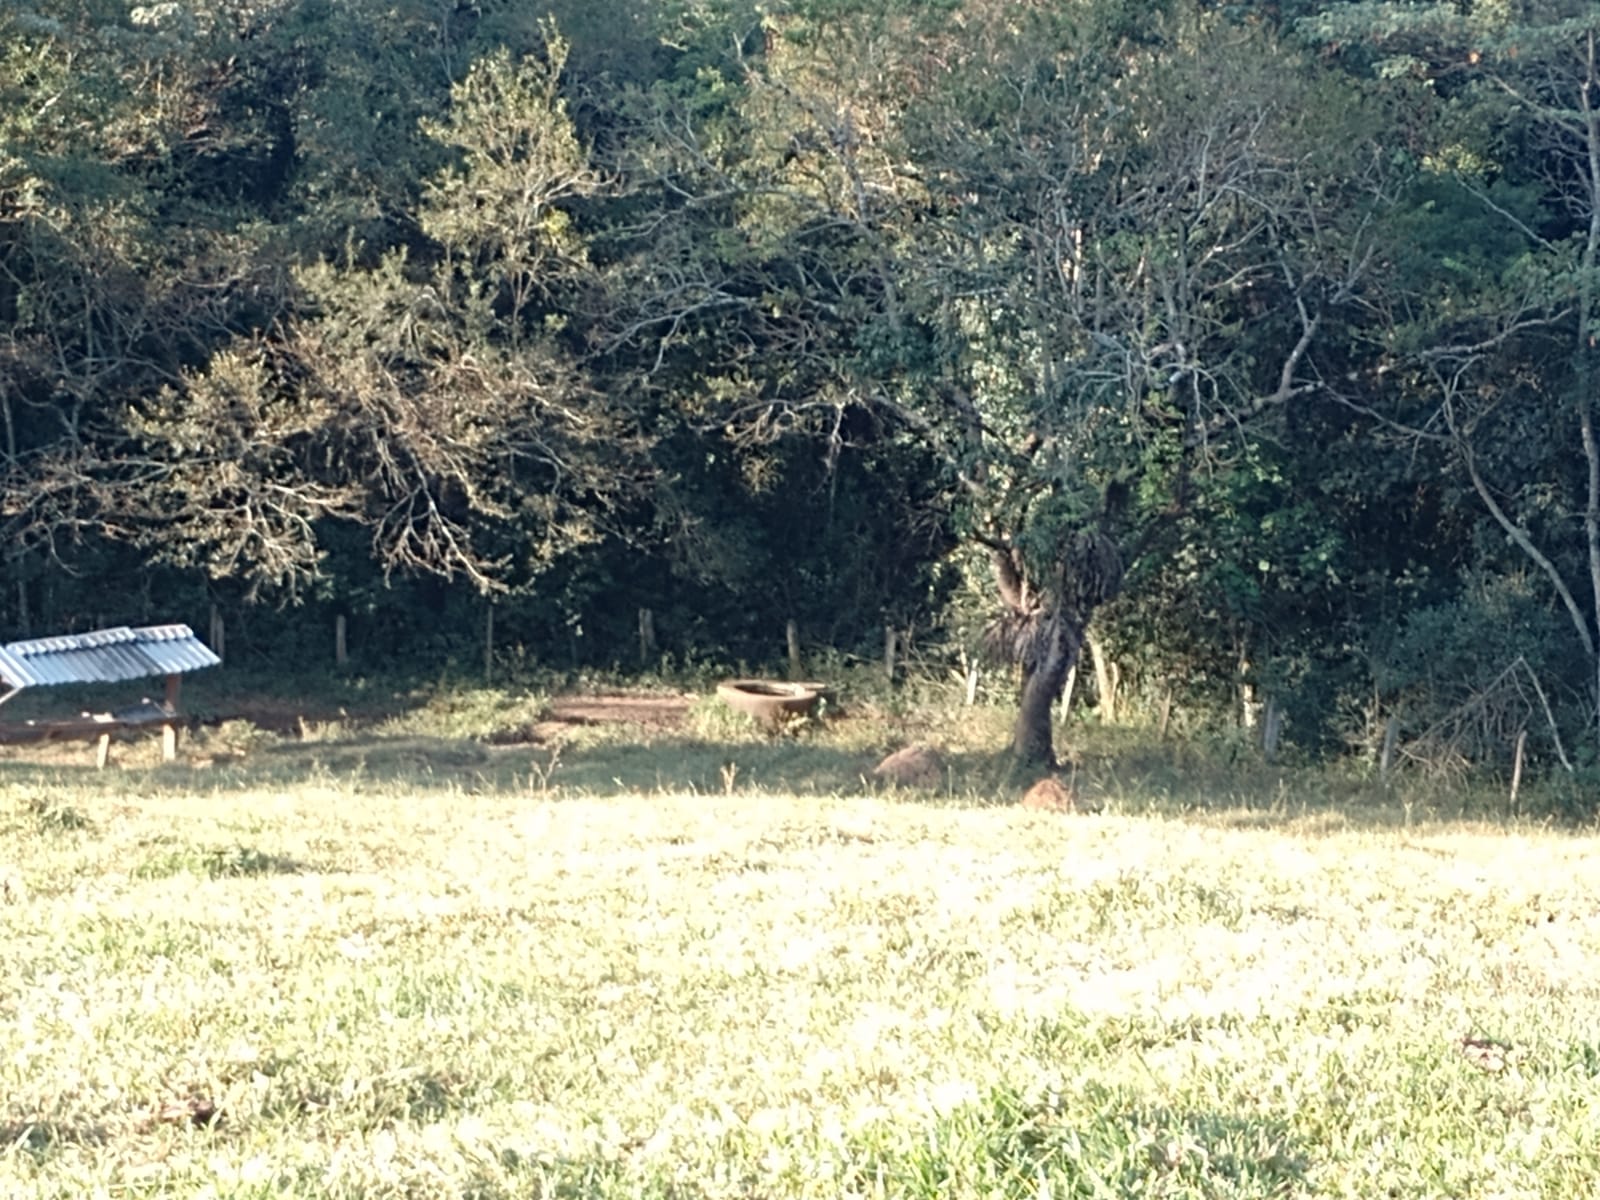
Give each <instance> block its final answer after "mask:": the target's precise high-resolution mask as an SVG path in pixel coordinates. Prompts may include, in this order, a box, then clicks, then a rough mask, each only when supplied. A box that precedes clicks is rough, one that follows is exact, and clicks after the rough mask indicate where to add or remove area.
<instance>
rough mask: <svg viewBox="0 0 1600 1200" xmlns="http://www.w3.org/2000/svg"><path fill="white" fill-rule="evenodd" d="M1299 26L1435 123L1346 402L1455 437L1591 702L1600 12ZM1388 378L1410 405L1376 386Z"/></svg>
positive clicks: (1383, 7) (1455, 12)
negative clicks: (1562, 634)
mask: <svg viewBox="0 0 1600 1200" xmlns="http://www.w3.org/2000/svg"><path fill="white" fill-rule="evenodd" d="M1302 28H1303V29H1304V30H1305V31H1306V32H1307V33H1308V35H1310V36H1312V37H1315V38H1317V39H1319V40H1321V41H1322V42H1323V43H1324V45H1326V46H1328V47H1330V49H1331V50H1332V51H1333V52H1334V53H1336V54H1338V55H1339V56H1340V57H1345V55H1344V54H1343V50H1344V48H1345V47H1346V46H1360V47H1361V50H1360V52H1359V55H1357V56H1355V59H1354V61H1352V62H1351V63H1350V66H1351V67H1352V69H1353V70H1356V71H1370V72H1372V73H1374V74H1376V75H1377V76H1380V77H1382V78H1385V79H1389V80H1391V81H1392V84H1391V86H1392V88H1393V89H1394V90H1395V91H1397V92H1402V93H1404V94H1405V95H1407V96H1408V97H1409V99H1410V102H1411V103H1412V104H1413V105H1414V106H1416V107H1417V108H1420V109H1422V110H1423V111H1424V112H1426V113H1427V115H1428V118H1429V119H1427V120H1425V121H1423V122H1420V123H1418V126H1417V135H1416V137H1415V140H1414V143H1413V146H1412V147H1411V149H1412V150H1413V153H1414V154H1415V161H1416V165H1417V172H1416V177H1415V181H1414V184H1413V187H1412V190H1411V192H1410V199H1412V201H1413V205H1412V207H1411V209H1410V211H1409V212H1407V211H1405V210H1397V212H1396V214H1395V216H1394V218H1393V221H1392V224H1391V233H1390V235H1389V238H1388V247H1387V250H1386V254H1387V257H1388V258H1389V260H1390V262H1391V263H1392V264H1393V265H1394V266H1395V267H1396V268H1398V269H1396V270H1393V271H1392V272H1390V273H1389V274H1388V286H1387V287H1386V288H1384V289H1383V290H1382V294H1381V298H1380V296H1379V294H1378V293H1376V292H1375V293H1374V296H1373V298H1372V299H1373V304H1372V312H1373V315H1374V320H1373V324H1372V328H1373V329H1374V331H1375V333H1376V337H1375V344H1374V347H1373V351H1372V353H1371V354H1370V356H1369V357H1368V359H1367V362H1366V366H1365V368H1364V370H1363V371H1362V372H1360V373H1358V374H1355V375H1353V376H1352V379H1351V382H1352V383H1355V384H1358V385H1360V388H1361V389H1363V390H1362V391H1361V393H1360V394H1357V395H1354V396H1347V399H1348V400H1349V401H1350V402H1351V403H1352V405H1354V406H1355V407H1358V408H1360V409H1361V410H1362V411H1364V412H1365V413H1367V414H1369V415H1370V416H1372V417H1373V418H1374V419H1375V420H1376V421H1377V422H1378V426H1379V429H1380V432H1385V433H1387V434H1389V435H1390V436H1394V437H1398V438H1399V439H1400V440H1402V441H1404V442H1407V443H1409V444H1411V445H1416V444H1418V443H1423V444H1432V445H1433V446H1436V447H1438V448H1439V449H1440V450H1441V451H1442V452H1444V454H1445V455H1446V456H1447V458H1448V461H1449V463H1450V464H1451V466H1452V468H1453V469H1454V471H1455V472H1457V473H1458V477H1459V478H1460V479H1461V480H1462V482H1463V484H1464V486H1465V487H1466V488H1467V489H1469V490H1470V493H1471V494H1472V495H1473V496H1474V497H1475V499H1476V501H1477V502H1478V503H1479V504H1481V505H1482V511H1483V512H1484V513H1485V514H1486V515H1487V517H1488V518H1489V519H1490V520H1491V521H1492V522H1493V524H1494V526H1495V527H1496V528H1497V529H1498V531H1499V533H1500V534H1501V535H1502V536H1503V538H1504V539H1505V540H1506V541H1507V542H1509V544H1510V545H1511V546H1513V547H1514V548H1515V550H1516V552H1517V554H1518V555H1519V556H1520V557H1521V559H1522V564H1519V565H1531V566H1532V567H1533V568H1534V569H1535V570H1537V571H1538V572H1539V574H1541V575H1542V576H1543V577H1544V579H1545V581H1546V583H1547V585H1548V586H1549V588H1550V590H1551V593H1552V594H1553V596H1554V597H1555V598H1556V600H1557V602H1558V603H1559V604H1560V606H1561V609H1562V610H1563V611H1564V612H1565V614H1566V616H1567V618H1568V624H1569V627H1570V629H1571V630H1572V633H1573V635H1574V640H1575V642H1576V644H1577V646H1578V647H1580V648H1581V650H1582V653H1583V659H1584V661H1585V662H1586V663H1587V664H1588V673H1589V677H1590V678H1589V682H1588V684H1587V687H1586V690H1587V691H1588V693H1589V697H1590V704H1591V706H1595V705H1596V704H1597V703H1600V437H1597V434H1596V429H1595V403H1596V396H1595V384H1596V379H1597V365H1596V356H1597V353H1600V352H1597V350H1596V340H1597V336H1600V324H1597V318H1600V312H1597V307H1596V306H1597V301H1600V14H1597V13H1596V11H1595V9H1594V7H1593V5H1591V4H1586V3H1581V2H1578V0H1551V2H1548V3H1538V4H1532V5H1526V6H1521V7H1520V8H1519V10H1518V11H1517V12H1515V13H1513V12H1512V11H1511V10H1510V9H1508V8H1506V7H1505V6H1503V5H1495V4H1482V3H1477V4H1469V5H1464V6H1460V7H1457V6H1448V5H1411V4H1391V3H1382V4H1367V5H1353V6H1341V7H1338V8H1331V9H1327V10H1326V11H1324V12H1323V13H1322V14H1320V15H1318V16H1316V17H1313V18H1308V19H1307V21H1306V22H1304V23H1303V25H1302ZM1390 380H1395V381H1398V382H1399V384H1400V389H1399V393H1398V394H1399V397H1400V399H1401V403H1400V404H1398V405H1397V404H1395V403H1392V402H1388V403H1386V402H1384V401H1383V400H1380V399H1378V396H1379V395H1381V394H1383V393H1384V392H1388V393H1391V394H1393V393H1394V390H1395V389H1394V388H1393V387H1392V386H1391V385H1390V384H1389V382H1388V381H1390ZM1351 390H1352V391H1355V390H1356V389H1351ZM1585 577H1587V582H1584V580H1585ZM1585 593H1587V597H1588V598H1587V599H1584V596H1585ZM1591 711H1592V712H1596V713H1600V707H1592V708H1591ZM1596 733H1597V736H1600V727H1596Z"/></svg>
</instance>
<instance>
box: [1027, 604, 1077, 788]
mask: <svg viewBox="0 0 1600 1200" xmlns="http://www.w3.org/2000/svg"><path fill="white" fill-rule="evenodd" d="M1048 622H1049V625H1048V628H1047V629H1046V630H1045V631H1044V633H1043V636H1041V637H1040V639H1039V641H1038V643H1037V647H1038V653H1037V658H1036V659H1035V660H1034V661H1032V662H1027V663H1024V665H1023V675H1022V699H1021V703H1020V704H1019V706H1018V709H1017V725H1016V730H1015V732H1014V734H1013V736H1012V740H1011V748H1012V751H1013V753H1014V754H1015V755H1016V759H1017V762H1018V763H1019V764H1021V765H1024V766H1042V767H1054V766H1055V765H1056V755H1055V740H1054V734H1053V732H1052V729H1051V722H1050V713H1051V710H1052V709H1053V708H1054V707H1055V702H1056V701H1057V700H1058V699H1060V697H1061V692H1062V689H1064V688H1065V687H1066V684H1067V676H1068V675H1069V674H1071V672H1072V668H1073V667H1074V666H1076V665H1077V662H1078V656H1079V654H1080V653H1082V651H1083V636H1084V630H1083V628H1082V626H1081V625H1079V623H1078V622H1076V621H1075V620H1073V619H1072V618H1071V617H1069V616H1067V615H1066V614H1064V613H1062V612H1060V611H1057V612H1054V613H1052V614H1051V615H1050V617H1049V618H1048Z"/></svg>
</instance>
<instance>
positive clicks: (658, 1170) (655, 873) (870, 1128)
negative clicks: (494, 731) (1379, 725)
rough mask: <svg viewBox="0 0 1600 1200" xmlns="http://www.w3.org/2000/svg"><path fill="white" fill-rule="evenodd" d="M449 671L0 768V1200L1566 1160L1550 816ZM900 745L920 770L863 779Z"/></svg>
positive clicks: (1356, 1174)
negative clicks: (516, 705) (892, 784)
mask: <svg viewBox="0 0 1600 1200" xmlns="http://www.w3.org/2000/svg"><path fill="white" fill-rule="evenodd" d="M484 707H485V702H484V701H483V699H482V698H481V697H469V698H468V699H466V700H464V701H463V702H461V703H460V704H458V705H455V706H453V707H451V706H446V708H444V709H442V710H441V711H445V712H447V713H448V714H449V720H450V721H451V722H456V724H452V725H451V726H450V729H449V732H450V733H451V734H452V735H454V736H449V737H446V736H441V735H439V734H438V733H437V732H434V733H430V732H429V723H428V722H427V721H426V720H421V719H417V718H414V717H413V718H407V719H405V720H399V721H392V722H391V723H389V724H387V725H375V726H368V727H365V728H356V727H354V726H352V727H350V728H345V727H343V726H340V725H338V724H336V723H328V724H322V725H318V726H317V727H315V728H312V729H310V730H309V731H308V732H309V735H310V736H308V737H306V738H304V739H297V740H279V739H277V738H274V737H269V736H267V735H265V734H262V733H261V732H260V731H259V730H255V729H252V728H249V727H242V726H241V727H237V728H232V729H230V728H229V727H227V726H224V727H222V728H221V729H220V730H212V731H209V732H208V733H207V734H206V735H205V736H203V737H201V738H197V739H196V741H195V742H194V743H193V744H191V746H190V747H189V748H188V751H187V756H186V758H185V759H184V761H182V762H180V763H178V764H176V765H173V766H167V767H163V766H160V765H159V764H156V763H155V761H154V752H153V749H152V748H150V747H145V746H143V745H142V744H137V745H136V744H129V745H127V746H125V747H120V748H119V750H118V752H117V754H116V755H115V757H116V759H117V761H119V762H120V763H122V767H121V769H118V770H111V771H106V772H103V773H96V772H94V771H92V770H88V769H85V768H84V767H83V766H82V765H81V764H80V763H79V762H78V760H77V759H75V758H63V759H60V760H58V761H53V765H51V764H46V765H37V764H35V765H29V764H28V762H27V761H25V760H23V759H22V758H20V757H19V756H12V757H10V758H8V759H6V760H3V761H0V881H3V882H4V884H5V887H4V888H3V889H0V965H3V969H0V1195H4V1196H6V1197H8V1198H10V1197H16V1198H18V1200H26V1198H34V1197H37V1198H44V1197H61V1198H66V1197H72V1198H74V1200H76V1198H78V1197H95V1196H104V1197H119V1198H121V1197H216V1198H223V1197H227V1198H236V1200H245V1198H258V1197H259V1198H265V1197H306V1198H311V1197H317V1198H324V1197H326V1198H333V1200H339V1198H349V1200H356V1198H358V1197H359V1198H363V1200H364V1198H367V1197H408V1198H433V1197H437V1198H439V1200H446V1198H449V1200H498V1198H505V1200H510V1198H512V1197H516V1198H519V1200H524V1198H537V1197H575V1198H576V1197H602V1198H604V1197H661V1198H663V1200H664V1198H668V1197H672V1198H675V1200H690V1198H702V1197H703V1198H711V1197H730V1198H731V1197H752V1198H754V1197H761V1198H776V1197H818V1198H823V1197H827V1198H833V1197H841V1196H859V1197H878V1196H882V1197H929V1198H932V1197H1028V1198H1030V1200H1032V1198H1037V1197H1054V1198H1061V1197H1122V1196H1150V1197H1174V1198H1176V1197H1219V1198H1220V1197H1299V1196H1307V1197H1309V1196H1318V1197H1322V1196H1332V1197H1351V1198H1357V1197H1359V1198H1363V1200H1365V1198H1367V1197H1386V1196H1394V1197H1412V1196H1417V1197H1424V1196H1427V1197H1434V1196H1451V1197H1456V1196H1460V1197H1468V1196H1471V1197H1480V1196H1481V1197H1490V1196H1499V1197H1550V1198H1552V1200H1554V1198H1557V1197H1560V1198H1562V1200H1567V1198H1572V1197H1580V1198H1581V1197H1586V1196H1600V1182H1597V1181H1600V872H1597V871H1596V869H1595V861H1596V851H1597V849H1600V844H1597V841H1596V839H1595V837H1594V836H1593V835H1592V834H1591V833H1588V832H1586V831H1581V830H1570V829H1568V830H1561V829H1556V828H1553V827H1552V828H1547V827H1543V826H1539V825H1535V824H1531V823H1527V822H1522V823H1510V822H1507V821H1505V820H1503V819H1500V818H1499V817H1497V816H1495V815H1494V813H1493V811H1492V809H1493V807H1494V805H1495V804H1496V803H1497V801H1495V800H1494V799H1493V798H1488V797H1486V796H1484V795H1469V796H1465V797H1463V796H1459V795H1452V794H1447V793H1433V794H1428V795H1417V796H1411V795H1408V796H1407V797H1406V798H1405V799H1406V801H1409V803H1405V802H1401V801H1395V800H1388V799H1386V798H1384V797H1383V796H1382V795H1381V794H1380V793H1378V792H1376V791H1375V790H1374V789H1373V788H1371V787H1370V786H1369V785H1366V784H1363V783H1360V781H1340V780H1331V779H1329V778H1327V777H1325V776H1319V775H1311V774H1295V773H1285V772H1280V771H1275V770H1274V771H1268V770H1266V769H1265V768H1256V767H1246V766H1244V765H1241V764H1237V763H1236V764H1233V765H1228V764H1226V763H1222V762H1218V761H1215V760H1214V759H1212V758H1206V757H1204V756H1199V755H1197V754H1196V753H1195V752H1194V751H1192V750H1191V749H1187V748H1171V747H1169V748H1165V749H1160V748H1151V747H1149V746H1147V745H1144V744H1142V743H1139V744H1135V743H1131V742H1128V743H1115V742H1107V743H1104V744H1102V745H1101V746H1100V747H1099V748H1095V747H1089V748H1086V749H1085V750H1084V752H1083V754H1082V761H1081V764H1080V767H1079V774H1078V787H1079V790H1080V792H1082V793H1084V794H1085V796H1086V797H1088V798H1089V799H1092V800H1094V801H1097V802H1099V803H1102V804H1104V805H1105V811H1104V812H1103V813H1102V814H1101V815H1098V816H1083V817H1060V816H1055V815H1049V814H1031V813H1027V812H1023V811H1020V810H1017V809H1015V808H1013V807H1009V806H1007V805H1005V804H1003V803H1000V802H999V801H1002V800H1004V799H1009V798H1011V797H1012V796H1014V794H1015V791H1016V790H1017V788H1016V785H1015V781H1013V780H1010V779H1009V778H1008V777H1007V773H1006V771H1005V769H1004V764H1003V761H1002V760H1001V759H1000V758H998V757H997V756H995V755H994V754H992V753H990V751H989V750H988V749H987V748H986V747H989V746H994V745H999V744H1002V742H1003V733H1004V731H1003V717H997V716H996V715H994V714H988V713H985V712H983V711H976V712H969V713H964V714H961V715H960V717H959V719H955V720H944V719H939V718H933V717H928V716H926V715H919V714H916V713H907V714H884V713H870V712H869V713H865V714H862V716H861V718H860V719H858V720H855V721H851V722H848V723H845V724H841V725H838V726H835V727H833V728H832V729H831V730H818V729H812V730H804V731H801V732H800V734H799V735H798V736H797V737H792V738H785V739H776V740H774V739H769V738H767V737H765V736H763V735H761V734H760V733H759V732H757V731H754V730H751V729H747V728H744V727H741V726H739V725H738V724H737V723H734V722H728V721H724V720H722V719H721V718H720V717H719V716H717V715H716V714H713V713H711V712H709V711H701V710H696V713H694V714H691V718H692V719H691V722H690V725H689V726H688V727H687V728H686V729H685V731H683V732H682V733H681V734H676V735H666V734H657V735H653V736H651V737H649V738H645V739H638V738H626V737H619V736H617V735H615V734H613V733H609V732H608V731H606V730H604V729H598V730H597V729H581V730H575V731H572V732H570V733H569V734H568V735H567V736H565V737H564V738H563V739H561V740H560V741H558V742H546V743H544V744H540V745H529V746H515V745H513V746H497V745H490V744H486V743H485V742H482V741H478V740H473V739H470V738H469V739H463V738H462V737H461V736H460V734H461V733H462V732H463V731H464V730H466V728H467V727H468V726H470V724H471V722H472V720H475V719H482V720H487V719H488V718H487V717H481V718H473V717H471V715H470V714H471V713H473V712H480V711H481V710H483V709H484ZM488 707H490V708H492V707H494V706H493V705H489V706H488ZM491 723H492V724H498V718H496V720H495V721H493V722H491ZM914 737H915V738H924V739H927V740H933V741H937V742H940V743H941V744H943V745H944V746H945V747H946V749H947V750H948V751H949V755H950V761H951V764H952V765H951V772H950V779H949V784H948V786H947V787H946V788H944V789H942V792H941V794H939V795H933V796H921V795H916V794H911V793H884V792H882V791H880V790H877V789H874V788H872V787H869V786H867V785H866V784H865V783H864V782H863V781H862V775H863V773H864V771H865V770H866V768H867V767H869V766H870V765H871V763H872V761H874V756H875V755H876V754H877V753H879V752H880V751H881V750H882V749H884V748H886V747H887V745H890V744H895V743H898V742H901V741H904V740H910V739H911V738H914ZM79 749H81V747H80V748H79ZM82 757H86V756H82ZM1463 813H1465V814H1466V817H1465V819H1463Z"/></svg>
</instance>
